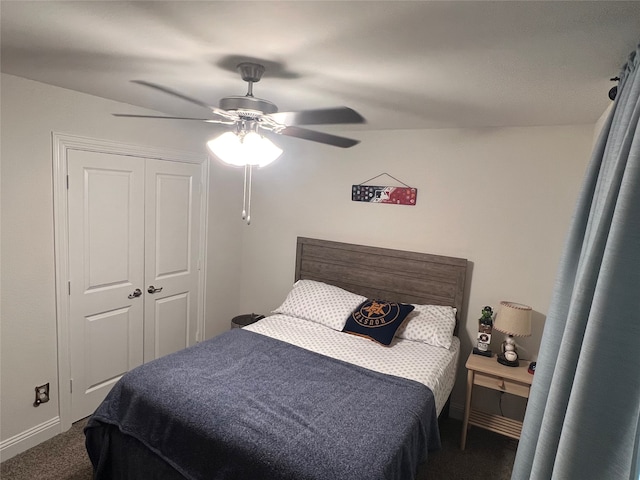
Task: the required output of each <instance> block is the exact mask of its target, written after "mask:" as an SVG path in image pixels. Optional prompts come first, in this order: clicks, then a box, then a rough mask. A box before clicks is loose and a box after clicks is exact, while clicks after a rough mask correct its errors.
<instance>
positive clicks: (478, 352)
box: [473, 347, 493, 357]
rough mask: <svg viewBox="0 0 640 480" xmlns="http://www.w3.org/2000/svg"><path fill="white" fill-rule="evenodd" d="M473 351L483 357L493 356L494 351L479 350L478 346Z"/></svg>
mask: <svg viewBox="0 0 640 480" xmlns="http://www.w3.org/2000/svg"><path fill="white" fill-rule="evenodd" d="M473 353H475V354H476V355H482V356H483V357H492V356H493V353H491V350H484V351H483V350H478V348H477V347H473Z"/></svg>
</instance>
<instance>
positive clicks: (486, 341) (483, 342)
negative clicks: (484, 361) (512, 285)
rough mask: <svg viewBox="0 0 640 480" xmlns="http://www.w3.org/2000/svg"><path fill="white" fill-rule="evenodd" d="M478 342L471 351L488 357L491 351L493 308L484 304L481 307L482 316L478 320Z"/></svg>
mask: <svg viewBox="0 0 640 480" xmlns="http://www.w3.org/2000/svg"><path fill="white" fill-rule="evenodd" d="M479 323H480V325H479V327H478V343H477V346H476V347H474V349H473V353H475V354H476V355H484V356H485V357H490V356H491V355H492V353H491V348H490V347H491V331H492V330H493V309H492V308H491V307H490V306H486V307H484V308H483V309H482V316H481V317H480V320H479Z"/></svg>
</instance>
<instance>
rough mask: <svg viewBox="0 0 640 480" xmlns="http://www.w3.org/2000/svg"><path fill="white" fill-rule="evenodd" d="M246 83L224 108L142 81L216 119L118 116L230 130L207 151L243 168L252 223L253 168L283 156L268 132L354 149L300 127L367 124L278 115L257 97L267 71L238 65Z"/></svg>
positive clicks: (345, 111)
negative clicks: (188, 122)
mask: <svg viewBox="0 0 640 480" xmlns="http://www.w3.org/2000/svg"><path fill="white" fill-rule="evenodd" d="M237 69H238V71H239V72H240V76H241V77H242V79H243V80H244V81H245V82H247V83H248V90H247V94H246V95H244V96H230V97H224V98H222V99H221V100H220V104H219V105H220V106H219V107H214V106H211V105H208V104H206V103H205V102H203V101H201V100H198V99H195V98H191V97H189V96H187V95H184V94H182V93H180V92H176V91H175V90H172V89H170V88H167V87H164V86H162V85H157V84H155V83H151V82H146V81H143V80H133V82H134V83H137V84H140V85H143V86H145V87H150V88H153V89H155V90H159V91H161V92H164V93H167V94H169V95H172V96H174V97H177V98H180V99H182V100H186V101H187V102H191V103H193V104H195V105H198V106H200V107H203V108H206V109H207V110H209V113H210V114H211V116H212V118H193V117H171V116H159V115H133V114H128V113H114V114H113V115H115V116H116V117H132V118H155V119H165V120H195V121H201V122H207V123H214V124H220V125H225V126H227V127H228V128H229V130H230V131H228V132H226V133H224V134H222V135H220V136H219V137H217V138H214V139H212V140H210V141H208V142H207V148H208V149H209V150H210V151H211V152H212V153H213V154H214V155H216V156H217V157H218V158H220V159H221V160H222V161H224V162H226V163H228V164H231V165H236V166H243V167H244V198H243V208H242V219H243V220H246V222H247V224H250V223H251V179H252V168H253V167H254V166H265V165H268V164H269V163H271V162H272V161H273V160H275V159H276V158H278V157H279V156H280V154H282V150H281V149H280V148H278V147H277V146H276V145H274V144H273V143H272V142H270V141H269V140H268V139H266V138H264V137H263V136H262V134H263V133H267V134H271V133H274V134H279V135H286V136H289V137H295V138H300V139H302V140H311V141H312V142H318V143H324V144H326V145H332V146H334V147H341V148H349V147H353V146H354V145H357V144H358V143H360V141H359V140H354V139H351V138H346V137H340V136H337V135H332V134H329V133H324V132H318V131H316V130H310V129H308V128H302V127H299V125H323V124H349V123H365V119H364V118H363V117H362V115H360V114H359V113H358V112H356V111H355V110H353V109H351V108H349V107H334V108H325V109H315V110H301V111H296V112H278V107H277V106H276V105H275V104H274V103H272V102H270V101H269V100H264V99H261V98H257V97H254V96H253V84H254V83H257V82H259V81H260V79H261V78H262V75H263V74H264V70H265V68H264V66H263V65H261V64H259V63H254V62H242V63H240V64H238V66H237Z"/></svg>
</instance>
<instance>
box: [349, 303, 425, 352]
mask: <svg viewBox="0 0 640 480" xmlns="http://www.w3.org/2000/svg"><path fill="white" fill-rule="evenodd" d="M413 309H414V306H413V305H407V304H404V303H392V302H386V301H384V300H367V301H366V302H363V303H361V304H360V305H359V306H358V307H357V308H356V309H355V310H354V311H353V312H352V313H351V315H349V318H347V323H346V325H345V326H344V328H343V329H342V331H343V332H346V333H352V334H355V335H360V336H362V337H366V338H369V339H371V340H374V341H376V342H378V343H381V344H383V345H389V344H390V343H391V340H393V336H394V335H395V333H396V330H398V328H399V327H400V325H402V322H403V321H404V319H405V318H407V315H409V314H410V313H411V312H412V311H413Z"/></svg>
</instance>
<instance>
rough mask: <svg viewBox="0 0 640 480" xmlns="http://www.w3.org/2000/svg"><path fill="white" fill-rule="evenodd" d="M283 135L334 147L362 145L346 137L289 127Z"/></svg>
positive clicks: (282, 131)
mask: <svg viewBox="0 0 640 480" xmlns="http://www.w3.org/2000/svg"><path fill="white" fill-rule="evenodd" d="M278 133H280V134H281V135H287V136H288V137H296V138H301V139H303V140H311V141H312V142H318V143H325V144H327V145H333V146H334V147H341V148H349V147H353V146H354V145H357V144H358V143H360V140H353V139H351V138H346V137H338V136H337V135H331V134H329V133H324V132H317V131H315V130H308V129H306V128H300V127H287V128H285V129H284V130H281V131H280V132H278Z"/></svg>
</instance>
